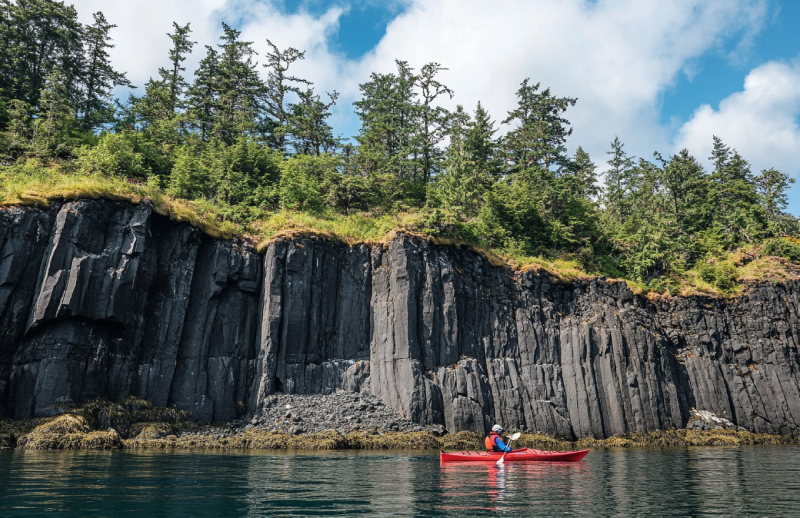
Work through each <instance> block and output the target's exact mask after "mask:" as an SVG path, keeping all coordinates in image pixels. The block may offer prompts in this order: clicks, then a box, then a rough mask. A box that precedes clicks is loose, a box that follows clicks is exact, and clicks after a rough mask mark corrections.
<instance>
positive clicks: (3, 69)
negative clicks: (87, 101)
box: [0, 0, 84, 109]
mask: <svg viewBox="0 0 800 518" xmlns="http://www.w3.org/2000/svg"><path fill="white" fill-rule="evenodd" d="M83 41H84V28H83V26H82V25H81V23H80V22H78V13H77V11H76V10H75V8H74V7H73V6H71V5H64V4H63V3H62V2H58V1H54V0H16V1H13V2H12V1H11V0H0V44H2V47H1V48H2V52H0V90H2V91H3V92H4V93H5V95H6V96H7V98H8V99H19V100H21V101H24V102H26V103H27V104H28V105H30V106H31V107H32V108H34V109H35V108H37V107H38V105H39V96H40V95H41V92H42V90H43V88H44V87H45V83H46V80H47V78H48V77H49V76H50V75H51V74H52V73H53V72H54V71H55V70H56V69H58V70H60V73H61V75H62V76H63V77H64V84H65V85H66V87H67V90H68V91H69V97H70V102H71V103H73V104H74V103H75V102H76V101H77V100H78V95H79V92H78V79H79V77H80V76H81V74H82V62H83V53H82V51H81V49H82V47H83Z"/></svg>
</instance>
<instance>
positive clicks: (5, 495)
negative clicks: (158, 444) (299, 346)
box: [0, 446, 800, 518]
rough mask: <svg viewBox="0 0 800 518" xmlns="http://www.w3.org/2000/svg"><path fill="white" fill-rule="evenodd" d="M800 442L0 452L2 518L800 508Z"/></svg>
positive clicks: (784, 511) (776, 511) (781, 511)
mask: <svg viewBox="0 0 800 518" xmlns="http://www.w3.org/2000/svg"><path fill="white" fill-rule="evenodd" d="M799 489H800V447H787V446H783V447H768V446H763V447H743V448H686V449H677V448H676V449H663V450H656V449H654V450H615V451H601V450H597V451H592V452H590V453H589V455H588V456H587V457H586V458H585V459H584V460H583V461H582V462H578V463H565V464H522V463H520V464H513V463H512V464H507V465H506V466H505V467H504V468H501V469H498V468H495V467H494V466H492V465H469V464H448V465H445V466H440V464H439V461H438V458H437V456H436V455H435V454H419V453H409V452H397V453H381V454H375V453H363V452H328V453H321V454H313V455H312V454H308V453H285V452H279V453H242V454H209V453H174V454H165V453H128V452H115V453H60V452H0V516H2V517H4V518H6V517H11V516H41V515H43V514H47V513H55V514H61V515H67V516H124V515H126V514H127V515H134V514H135V515H137V516H242V515H255V516H280V515H303V516H308V515H331V514H370V515H398V516H406V515H413V516H434V515H435V516H441V515H453V516H455V515H460V516H463V515H478V516H480V515H485V516H495V515H497V514H499V513H505V514H508V515H527V516H537V515H538V516H553V515H579V516H598V515H601V516H603V515H605V516H608V515H637V516H643V515H653V516H686V515H735V516H741V515H748V514H749V515H758V516H765V515H783V516H797V515H798V514H800V491H798V490H799Z"/></svg>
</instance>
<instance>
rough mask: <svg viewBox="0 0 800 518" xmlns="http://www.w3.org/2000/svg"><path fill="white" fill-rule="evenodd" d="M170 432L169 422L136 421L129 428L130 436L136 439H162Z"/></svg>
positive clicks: (171, 432)
mask: <svg viewBox="0 0 800 518" xmlns="http://www.w3.org/2000/svg"><path fill="white" fill-rule="evenodd" d="M172 434H173V430H172V426H170V425H169V423H136V424H134V425H133V426H131V429H130V437H131V438H133V439H136V440H138V441H144V440H150V439H163V438H164V437H167V436H169V435H172Z"/></svg>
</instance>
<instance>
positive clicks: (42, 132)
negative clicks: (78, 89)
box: [32, 69, 80, 158]
mask: <svg viewBox="0 0 800 518" xmlns="http://www.w3.org/2000/svg"><path fill="white" fill-rule="evenodd" d="M37 112H38V113H37V117H36V118H35V119H34V121H33V135H32V151H33V152H34V153H35V154H36V155H38V156H40V157H45V158H67V157H69V156H70V155H71V154H72V151H73V150H74V149H75V148H76V147H78V145H79V144H80V138H79V137H78V134H77V130H78V121H77V120H76V119H75V109H74V108H73V107H72V105H71V104H70V97H69V87H68V85H67V84H66V78H65V77H64V75H63V74H62V73H61V71H60V70H58V69H56V70H55V71H54V72H53V73H52V74H50V77H49V78H48V80H47V83H46V84H45V88H44V90H43V92H42V95H41V97H40V99H39V109H38V110H37Z"/></svg>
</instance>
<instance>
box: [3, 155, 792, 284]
mask: <svg viewBox="0 0 800 518" xmlns="http://www.w3.org/2000/svg"><path fill="white" fill-rule="evenodd" d="M83 198H107V199H111V200H118V201H125V202H129V203H134V204H138V203H148V204H151V205H152V206H153V209H154V210H155V212H157V213H158V214H162V215H164V216H167V217H169V218H170V219H171V220H173V221H180V222H185V223H188V224H190V225H192V226H195V227H197V228H199V229H201V230H202V231H204V232H205V233H207V234H208V235H210V236H212V237H215V238H220V239H232V238H238V239H241V240H243V241H247V242H250V243H252V244H253V245H254V246H255V248H256V249H257V250H258V251H259V252H261V251H263V250H264V249H265V248H266V247H267V246H268V245H269V243H271V242H273V241H274V240H276V239H280V238H296V237H307V236H317V237H324V238H328V239H331V240H333V241H337V242H341V243H345V244H348V245H355V244H358V243H367V244H376V243H385V242H388V241H389V240H390V239H392V238H393V237H394V236H395V235H396V234H397V233H398V232H405V233H408V234H412V235H415V236H417V237H419V238H421V239H426V240H429V241H431V242H433V243H435V244H442V245H455V246H467V247H469V248H472V249H473V250H475V251H476V252H477V253H479V254H481V255H483V256H484V257H486V258H487V259H488V260H489V261H490V262H491V263H492V264H494V265H496V266H506V267H509V268H511V269H513V270H515V271H517V272H525V271H528V270H535V271H538V272H542V273H547V274H549V275H550V276H551V280H552V281H554V282H573V281H575V280H580V279H589V278H592V277H595V276H599V275H603V274H604V272H602V271H599V270H587V269H586V267H585V266H584V265H583V264H582V263H581V261H579V260H578V259H576V258H573V257H570V256H568V255H561V256H558V257H555V258H553V257H536V256H526V255H522V254H516V253H513V252H509V251H504V250H493V249H488V248H482V247H475V246H470V245H469V244H468V243H467V240H466V239H459V237H458V236H457V235H456V236H448V237H443V236H439V235H436V234H431V233H430V232H429V231H428V233H426V232H423V231H421V230H420V229H424V227H425V225H424V222H423V217H422V215H421V213H419V212H399V213H395V214H383V213H377V212H361V213H353V214H340V213H337V212H334V211H330V210H328V211H322V212H318V213H306V212H297V211H291V210H280V211H276V212H272V213H266V214H263V213H262V214H261V216H260V217H255V218H251V219H246V218H243V217H238V216H237V217H230V216H226V215H225V214H228V213H230V212H231V211H230V210H227V211H224V210H221V208H220V205H218V204H217V203H215V202H213V201H209V200H194V201H190V200H183V199H178V198H174V197H171V196H169V195H168V194H167V193H166V192H165V190H164V189H163V188H161V187H160V186H159V185H157V184H156V183H152V184H150V183H137V182H131V181H128V180H127V179H123V178H116V177H111V176H105V175H84V174H73V173H71V172H70V171H68V170H64V169H60V168H59V166H43V165H41V164H39V163H37V162H35V161H30V162H28V163H27V164H25V165H23V166H14V167H5V168H3V167H0V206H15V205H16V206H19V205H28V206H30V205H36V206H42V207H46V206H48V205H49V204H50V203H51V202H53V201H59V200H75V199H83ZM233 212H234V213H235V211H233ZM758 252H759V250H758V247H753V246H751V247H748V248H742V249H740V250H737V251H735V252H731V253H728V254H724V255H723V256H722V257H719V258H715V259H714V261H716V264H730V265H732V266H733V267H734V268H735V272H736V277H737V282H738V284H737V285H736V286H734V287H732V288H731V289H727V290H722V289H720V288H718V287H716V286H714V285H713V284H711V283H709V282H707V281H706V280H704V279H703V278H702V276H701V275H700V274H699V273H698V272H697V271H694V270H690V271H687V272H684V273H683V274H682V275H680V276H675V277H673V278H670V279H669V282H668V283H667V284H668V286H667V287H662V288H656V287H654V285H652V284H647V283H643V282H639V281H636V280H632V279H624V280H625V282H626V283H627V285H628V287H629V288H630V289H631V291H633V293H635V294H642V295H648V296H649V297H651V298H652V297H657V296H672V295H682V296H689V295H708V296H714V297H729V296H735V295H737V294H739V293H742V291H743V284H742V283H745V282H753V281H762V280H772V281H784V280H787V279H794V278H800V265H797V264H795V263H792V262H790V261H788V260H786V259H783V258H779V257H770V256H764V257H762V256H760V255H759V253H758ZM611 282H615V281H614V280H611Z"/></svg>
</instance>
